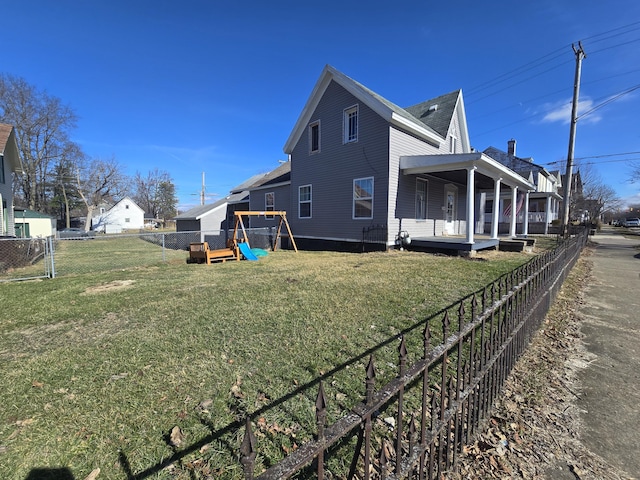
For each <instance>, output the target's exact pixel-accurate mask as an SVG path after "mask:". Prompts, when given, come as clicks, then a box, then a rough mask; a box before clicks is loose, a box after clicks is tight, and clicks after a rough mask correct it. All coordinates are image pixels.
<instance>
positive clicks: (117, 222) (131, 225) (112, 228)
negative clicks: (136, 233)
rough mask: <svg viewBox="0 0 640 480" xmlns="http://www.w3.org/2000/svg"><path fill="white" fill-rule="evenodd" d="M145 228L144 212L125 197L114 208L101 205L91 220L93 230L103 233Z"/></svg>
mask: <svg viewBox="0 0 640 480" xmlns="http://www.w3.org/2000/svg"><path fill="white" fill-rule="evenodd" d="M143 228H144V210H142V208H140V207H139V206H138V205H137V204H136V203H135V202H134V201H133V200H131V198H129V197H124V198H123V199H122V200H120V201H119V202H117V203H116V204H115V205H113V206H109V205H101V206H99V207H98V213H97V214H96V215H94V216H93V218H92V219H91V229H92V230H95V231H97V232H103V233H122V232H124V231H126V230H141V229H143Z"/></svg>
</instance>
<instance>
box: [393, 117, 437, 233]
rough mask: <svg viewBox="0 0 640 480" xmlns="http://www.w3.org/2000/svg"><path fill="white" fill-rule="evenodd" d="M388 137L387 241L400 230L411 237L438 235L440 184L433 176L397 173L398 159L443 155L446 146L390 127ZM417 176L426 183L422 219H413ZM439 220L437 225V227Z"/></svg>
mask: <svg viewBox="0 0 640 480" xmlns="http://www.w3.org/2000/svg"><path fill="white" fill-rule="evenodd" d="M390 138H391V142H390V143H391V145H390V151H389V159H390V173H389V220H388V225H389V237H390V241H391V240H392V239H394V238H395V235H396V233H397V232H398V231H400V230H406V231H408V232H409V233H410V234H411V235H412V236H432V235H434V234H437V233H434V232H437V231H440V232H441V231H442V221H441V220H442V217H443V215H442V209H441V207H442V203H443V198H444V186H443V185H444V182H441V181H439V180H436V179H434V178H433V177H427V176H421V175H418V176H416V175H403V174H402V173H401V172H400V157H401V156H405V155H433V154H438V153H446V150H445V148H446V143H445V142H443V144H442V146H441V149H438V148H437V147H434V146H432V145H429V144H428V143H425V142H424V141H422V140H420V139H418V138H416V137H414V136H413V135H410V134H408V133H406V132H403V131H401V130H399V129H397V128H395V127H391V128H390ZM418 177H419V178H424V179H427V180H428V185H427V219H426V220H416V219H415V212H416V209H415V196H416V178H418ZM436 209H438V210H439V211H437V210H436ZM439 220H440V222H439V223H440V224H439V225H437V223H438V221H439Z"/></svg>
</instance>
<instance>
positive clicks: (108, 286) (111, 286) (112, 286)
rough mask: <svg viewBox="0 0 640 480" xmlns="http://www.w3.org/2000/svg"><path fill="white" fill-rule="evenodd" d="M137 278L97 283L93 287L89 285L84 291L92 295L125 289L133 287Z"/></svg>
mask: <svg viewBox="0 0 640 480" xmlns="http://www.w3.org/2000/svg"><path fill="white" fill-rule="evenodd" d="M134 283H135V280H114V281H113V282H109V283H105V284H102V285H96V286H93V287H87V289H86V290H85V291H84V294H85V295H92V294H96V293H107V292H113V291H117V290H125V289H127V288H131V287H132V286H133V284H134Z"/></svg>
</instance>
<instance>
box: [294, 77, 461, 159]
mask: <svg viewBox="0 0 640 480" xmlns="http://www.w3.org/2000/svg"><path fill="white" fill-rule="evenodd" d="M332 81H333V82H336V83H337V84H338V85H340V86H341V87H343V88H344V89H345V90H347V91H348V92H349V93H350V94H351V95H353V96H354V97H356V98H357V99H358V100H359V101H361V102H362V103H364V104H365V105H367V106H368V107H369V108H371V109H372V110H373V111H374V112H376V113H377V114H378V115H380V116H381V117H382V118H383V119H385V120H386V121H387V122H389V123H391V124H393V125H396V126H398V127H400V128H403V129H406V130H408V131H410V132H411V133H413V134H415V135H417V136H418V137H419V138H421V139H423V140H424V141H426V142H428V143H430V144H432V145H434V146H437V147H439V146H440V144H441V143H442V142H444V140H445V138H446V134H447V130H448V128H449V125H450V124H451V120H452V118H453V115H454V114H455V113H456V112H457V115H458V119H459V123H460V128H461V129H463V130H464V131H463V132H461V133H462V142H463V145H464V148H465V149H468V145H469V139H468V134H467V122H466V118H465V114H464V106H463V102H462V91H461V90H457V91H455V92H452V93H449V94H447V95H442V96H440V97H437V98H435V99H433V100H430V101H427V102H423V103H420V104H418V105H414V106H413V107H409V109H404V108H401V107H399V106H398V105H396V104H394V103H392V102H390V101H389V100H387V99H385V98H384V97H381V96H380V95H378V94H377V93H375V92H373V91H372V90H370V89H368V88H367V87H365V86H364V85H362V84H361V83H358V82H356V81H355V80H353V79H352V78H350V77H348V76H346V75H345V74H344V73H342V72H340V71H338V70H336V69H335V68H334V67H332V66H331V65H326V66H325V67H324V69H323V70H322V73H321V74H320V78H319V79H318V81H317V82H316V85H315V86H314V87H313V90H312V91H311V95H310V96H309V98H308V99H307V103H306V104H305V106H304V108H303V109H302V112H301V113H300V116H299V117H298V120H297V121H296V123H295V126H294V127H293V130H292V131H291V134H290V135H289V138H288V139H287V142H286V143H285V145H284V147H283V149H284V152H285V153H287V154H290V153H291V152H292V151H293V148H294V147H295V145H296V144H297V143H298V140H299V139H300V137H301V136H302V135H303V134H304V132H305V129H306V127H307V125H308V124H309V122H310V121H311V115H312V114H313V112H314V111H315V109H316V107H317V106H318V103H319V102H320V100H321V99H322V96H323V95H324V92H325V91H326V89H327V87H328V86H329V84H330V83H331V82H332ZM436 101H437V102H439V103H438V105H440V104H442V106H441V107H440V106H439V107H438V110H440V109H441V111H440V112H437V110H436V114H435V115H423V114H424V111H423V110H424V109H426V110H428V106H431V105H433V104H434V102H436ZM425 105H427V106H426V107H425ZM457 106H459V107H460V108H456V107H457ZM416 113H417V114H418V115H421V116H422V118H419V117H416V116H415V115H416ZM443 132H444V133H443Z"/></svg>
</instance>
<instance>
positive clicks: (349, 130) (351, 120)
mask: <svg viewBox="0 0 640 480" xmlns="http://www.w3.org/2000/svg"><path fill="white" fill-rule="evenodd" d="M342 126H343V129H344V138H343V143H351V142H357V141H358V105H354V106H353V107H349V108H346V109H345V110H344V115H343V120H342Z"/></svg>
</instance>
